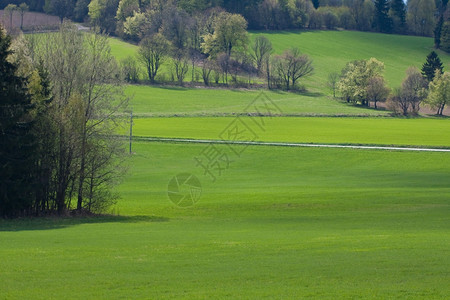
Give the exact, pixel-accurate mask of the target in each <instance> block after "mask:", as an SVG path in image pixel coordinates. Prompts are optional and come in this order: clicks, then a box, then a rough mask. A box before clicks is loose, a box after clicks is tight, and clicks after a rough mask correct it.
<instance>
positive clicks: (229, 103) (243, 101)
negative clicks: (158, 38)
mask: <svg viewBox="0 0 450 300" xmlns="http://www.w3.org/2000/svg"><path fill="white" fill-rule="evenodd" d="M125 92H126V94H127V95H129V96H131V97H133V98H132V101H131V103H130V108H131V109H132V110H133V114H134V115H136V116H139V117H154V116H163V117H167V116H171V117H173V116H223V115H233V114H241V113H243V111H244V110H245V109H246V107H247V106H248V105H249V103H251V102H252V100H254V99H255V98H256V97H258V95H259V94H260V91H259V90H245V89H207V88H182V87H154V86H146V85H130V86H128V87H127V88H126V90H125ZM264 93H265V95H266V96H267V97H268V98H270V100H271V101H273V103H275V104H276V105H277V106H278V107H279V109H280V110H281V111H282V112H281V113H280V114H282V115H296V116H311V115H314V116H323V115H326V116H327V115H334V116H339V115H341V116H342V115H344V116H385V115H388V114H389V112H388V111H383V110H375V109H372V108H366V107H357V106H354V105H350V104H346V103H343V102H341V101H339V100H338V99H333V98H332V97H326V96H324V95H323V94H320V93H319V94H314V93H306V94H296V93H289V92H284V91H265V92H264ZM252 112H256V111H255V110H253V111H252Z"/></svg>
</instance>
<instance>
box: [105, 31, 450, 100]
mask: <svg viewBox="0 0 450 300" xmlns="http://www.w3.org/2000/svg"><path fill="white" fill-rule="evenodd" d="M260 34H262V35H265V36H267V37H268V38H269V39H270V40H271V42H272V43H273V46H274V48H275V53H281V52H282V51H283V50H285V49H288V48H290V47H298V48H299V49H300V50H301V51H302V52H303V53H306V54H308V55H310V56H311V58H312V59H313V61H314V63H313V65H314V67H315V72H314V75H313V76H311V77H310V78H308V79H307V80H306V81H301V82H304V83H305V84H306V86H307V88H308V89H309V90H312V91H321V92H323V93H327V94H330V91H329V89H328V88H327V87H326V81H327V77H328V74H329V73H331V72H340V70H341V69H342V68H343V67H344V66H345V64H346V63H347V62H348V61H351V60H355V59H369V58H371V57H375V58H377V59H378V60H380V61H382V62H384V64H385V76H386V79H387V81H388V84H389V85H390V86H391V87H396V86H399V85H400V83H401V81H402V80H403V78H404V77H405V71H406V69H407V68H408V67H409V66H416V67H418V68H421V67H422V65H423V63H424V62H425V59H426V56H427V55H428V54H429V52H430V51H432V50H433V45H434V42H433V39H432V38H427V37H416V36H403V35H393V34H380V33H368V32H358V31H263V32H261V31H258V32H252V33H251V34H250V37H251V39H254V38H255V37H256V36H257V35H260ZM111 48H112V53H113V54H114V55H115V56H116V57H117V58H118V59H123V58H125V57H127V56H129V55H132V56H133V55H136V53H137V46H134V45H131V44H128V43H125V42H123V41H120V40H118V39H111ZM436 51H437V53H438V54H439V57H440V58H441V60H442V61H443V63H444V67H445V70H447V69H448V68H449V67H450V65H449V64H450V55H449V54H446V53H445V52H442V51H440V50H436ZM162 72H168V65H167V64H166V66H165V67H164V69H163V70H162ZM190 77H191V76H190V74H188V76H187V78H186V80H188V81H189V80H190Z"/></svg>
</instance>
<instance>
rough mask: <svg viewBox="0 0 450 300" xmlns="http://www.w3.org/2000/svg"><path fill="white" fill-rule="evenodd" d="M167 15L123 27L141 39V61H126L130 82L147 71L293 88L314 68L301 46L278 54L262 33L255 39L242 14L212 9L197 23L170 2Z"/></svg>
mask: <svg viewBox="0 0 450 300" xmlns="http://www.w3.org/2000/svg"><path fill="white" fill-rule="evenodd" d="M162 13H163V14H167V15H170V16H171V17H167V18H163V19H161V22H160V23H158V22H157V24H154V25H152V26H150V27H148V26H147V25H149V24H147V23H145V22H144V24H147V25H142V26H129V25H128V24H127V23H124V25H123V26H124V28H125V32H127V34H126V35H125V36H124V38H129V39H134V40H135V41H138V42H139V51H138V59H137V60H136V59H134V58H132V57H128V58H126V59H124V60H123V61H121V66H122V68H123V70H124V72H123V73H124V74H125V79H126V80H127V81H129V82H138V81H139V80H140V78H142V74H144V77H145V78H146V79H147V80H149V82H151V83H155V82H168V81H169V82H175V83H177V84H180V85H182V84H183V83H184V81H185V79H186V76H189V75H190V76H191V81H192V82H195V83H200V82H203V84H204V85H206V86H211V85H219V84H220V85H225V86H229V85H233V86H249V85H253V84H254V83H255V81H256V82H259V83H258V84H259V85H261V82H264V80H265V81H267V85H268V87H269V88H283V89H286V90H292V89H298V88H299V87H300V85H299V80H300V79H301V78H302V77H305V76H308V75H311V74H312V72H313V70H314V68H313V66H312V60H311V59H310V58H309V56H308V55H306V54H302V53H301V52H300V51H299V49H297V48H292V49H288V50H286V51H284V52H283V53H282V54H281V55H274V54H273V47H272V44H271V42H270V41H269V40H268V39H267V38H266V37H264V36H259V37H257V38H256V39H255V40H254V41H253V42H252V43H251V42H250V39H249V37H248V33H247V22H246V20H245V19H244V18H243V17H242V16H241V15H239V14H232V13H228V12H226V11H224V10H221V9H220V10H211V11H210V14H208V15H204V16H203V19H202V20H200V21H199V22H197V21H195V20H194V19H192V18H191V17H189V16H188V15H183V14H182V11H180V10H179V9H177V8H176V7H173V6H165V8H163V10H162ZM129 20H130V19H129ZM143 20H145V19H143ZM153 20H155V19H153ZM155 22H156V21H155ZM127 28H133V30H135V31H134V32H131V31H128V29H127ZM139 62H140V63H141V64H139ZM163 64H165V65H166V67H167V69H169V76H170V77H169V78H167V77H166V75H167V74H161V73H160V70H161V66H162V65H163ZM141 66H144V68H143V69H144V70H141ZM189 71H190V72H189ZM166 73H167V72H166ZM257 78H259V79H257ZM255 79H257V80H255Z"/></svg>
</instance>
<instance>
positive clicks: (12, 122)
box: [0, 27, 36, 217]
mask: <svg viewBox="0 0 450 300" xmlns="http://www.w3.org/2000/svg"><path fill="white" fill-rule="evenodd" d="M10 45H11V38H10V36H8V35H6V34H5V33H4V31H3V29H2V28H1V27H0V170H1V171H0V216H1V217H5V216H7V217H13V216H18V215H24V214H29V213H30V211H29V210H30V209H31V207H32V203H33V189H34V188H35V174H34V170H35V161H36V160H35V157H36V151H35V148H36V143H35V139H34V136H33V133H32V122H31V120H30V115H29V112H30V110H31V109H32V105H31V96H30V95H29V94H28V90H27V79H26V78H23V77H20V76H17V75H16V74H15V73H16V70H17V65H15V64H14V63H11V62H9V61H8V56H9V55H10V54H11V50H10Z"/></svg>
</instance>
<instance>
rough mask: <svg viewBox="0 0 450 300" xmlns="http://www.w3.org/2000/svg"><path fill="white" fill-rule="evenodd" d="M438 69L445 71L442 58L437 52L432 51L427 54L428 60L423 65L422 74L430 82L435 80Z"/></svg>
mask: <svg viewBox="0 0 450 300" xmlns="http://www.w3.org/2000/svg"><path fill="white" fill-rule="evenodd" d="M436 70H439V71H440V73H442V72H443V71H444V67H443V66H442V62H441V59H440V58H439V56H438V55H437V53H436V52H434V51H431V52H430V54H428V56H427V61H426V62H425V63H424V64H423V66H422V75H423V76H424V77H425V78H426V79H427V80H428V82H431V81H433V79H434V75H435V74H436Z"/></svg>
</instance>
